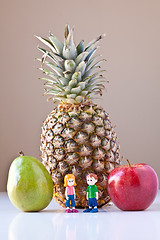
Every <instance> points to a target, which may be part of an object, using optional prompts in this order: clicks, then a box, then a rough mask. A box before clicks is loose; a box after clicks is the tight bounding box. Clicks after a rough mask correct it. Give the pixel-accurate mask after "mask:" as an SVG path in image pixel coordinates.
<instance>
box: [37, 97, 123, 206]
mask: <svg viewBox="0 0 160 240" xmlns="http://www.w3.org/2000/svg"><path fill="white" fill-rule="evenodd" d="M40 150H41V152H42V155H41V157H42V163H43V164H44V166H45V167H46V168H47V170H48V172H49V173H50V175H51V177H52V180H53V183H54V194H53V197H54V198H55V199H56V201H57V202H58V203H59V204H60V205H61V206H62V207H65V202H66V199H65V188H64V176H65V175H66V174H68V173H72V174H74V175H75V178H76V183H77V186H76V188H75V191H76V199H75V202H76V207H78V208H85V207H87V206H88V201H87V200H86V188H87V183H86V176H87V175H88V173H91V172H93V173H95V174H97V176H98V182H97V184H96V185H97V187H98V190H99V199H98V201H97V204H98V207H102V206H103V205H105V204H107V203H108V202H109V201H110V197H109V195H108V192H107V187H106V183H107V178H108V175H109V173H110V172H111V171H112V170H113V169H114V168H115V167H117V166H119V165H120V163H121V160H120V146H119V143H118V141H117V136H116V133H115V131H114V128H113V127H112V124H111V122H110V119H109V114H108V113H107V112H106V111H105V110H104V109H103V108H102V107H100V106H98V105H96V104H94V103H92V102H90V101H87V102H86V103H83V104H68V103H61V104H59V105H58V107H56V108H54V109H53V111H52V112H51V113H50V114H49V115H48V117H47V119H46V120H45V121H44V123H43V126H42V134H41V147H40Z"/></svg>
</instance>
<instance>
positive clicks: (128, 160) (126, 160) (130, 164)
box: [126, 159, 131, 167]
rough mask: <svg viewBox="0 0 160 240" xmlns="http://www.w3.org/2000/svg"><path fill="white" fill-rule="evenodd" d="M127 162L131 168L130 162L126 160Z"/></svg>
mask: <svg viewBox="0 0 160 240" xmlns="http://www.w3.org/2000/svg"><path fill="white" fill-rule="evenodd" d="M126 161H127V162H128V165H129V167H131V164H130V161H129V160H128V159H126Z"/></svg>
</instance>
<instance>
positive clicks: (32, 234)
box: [0, 192, 160, 240]
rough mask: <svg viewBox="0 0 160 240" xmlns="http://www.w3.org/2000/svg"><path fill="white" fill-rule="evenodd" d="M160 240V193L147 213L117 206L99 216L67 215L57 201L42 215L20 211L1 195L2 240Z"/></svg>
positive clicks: (105, 208)
mask: <svg viewBox="0 0 160 240" xmlns="http://www.w3.org/2000/svg"><path fill="white" fill-rule="evenodd" d="M6 239H9V240H32V239H33V240H48V239H52V240H54V239H55V240H75V239H76V240H84V239H87V240H95V239H97V240H103V239H105V240H160V192H159V193H158V195H157V198H156V200H155V201H154V203H153V204H152V205H151V206H150V207H149V208H148V209H147V210H145V211H135V212H123V211H120V210H119V209H118V208H116V207H115V206H114V205H112V206H109V207H104V208H102V209H99V212H98V213H83V212H82V210H79V213H70V214H69V213H65V210H64V209H63V208H62V207H61V206H59V205H58V204H57V203H56V201H55V200H52V202H51V203H50V205H49V206H48V207H47V208H46V209H44V210H43V211H41V212H35V213H24V212H21V211H19V210H18V209H16V208H15V207H14V206H13V205H12V204H11V202H10V201H9V199H8V196H7V193H0V240H6Z"/></svg>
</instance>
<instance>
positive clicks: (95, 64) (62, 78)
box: [36, 25, 106, 104]
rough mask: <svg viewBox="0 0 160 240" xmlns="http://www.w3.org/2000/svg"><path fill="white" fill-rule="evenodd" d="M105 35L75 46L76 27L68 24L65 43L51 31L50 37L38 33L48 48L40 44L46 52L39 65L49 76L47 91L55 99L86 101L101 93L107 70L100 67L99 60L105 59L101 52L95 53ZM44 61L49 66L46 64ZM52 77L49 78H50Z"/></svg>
mask: <svg viewBox="0 0 160 240" xmlns="http://www.w3.org/2000/svg"><path fill="white" fill-rule="evenodd" d="M104 36H105V35H104V34H103V35H100V36H99V37H98V38H96V39H94V40H92V41H91V42H90V43H89V44H88V45H87V46H86V47H85V46H84V41H83V40H82V41H80V43H79V44H78V45H77V46H76V45H75V43H74V39H73V29H70V27H69V25H66V27H65V31H64V43H62V42H61V41H60V40H59V39H58V38H57V37H55V36H54V35H53V34H52V33H50V34H49V37H48V38H49V40H48V39H45V38H42V37H38V36H36V37H37V38H38V39H39V40H40V41H41V42H42V43H43V44H45V45H46V46H47V47H48V48H49V50H46V49H44V48H41V47H38V49H39V50H40V51H41V52H42V53H43V55H42V58H41V59H40V58H37V60H38V61H40V62H41V67H40V68H39V69H40V70H41V71H42V72H43V73H44V74H45V75H48V76H47V78H40V79H42V80H45V83H44V95H45V94H49V95H51V96H52V97H49V99H51V98H53V100H54V101H55V100H58V101H60V102H67V103H71V104H72V103H74V104H78V103H84V102H86V101H87V100H89V99H90V98H93V97H92V96H94V95H96V94H99V95H100V96H102V90H104V89H105V86H104V85H103V82H104V77H103V75H102V73H103V72H104V71H105V70H101V69H100V63H101V62H103V61H106V60H105V59H100V60H97V58H98V57H100V56H101V55H96V56H93V55H94V53H95V52H96V50H97V49H98V47H99V46H97V44H98V43H99V41H100V40H101V39H102V38H103V37H104ZM44 65H45V66H46V67H47V69H46V68H44ZM48 77H49V78H48Z"/></svg>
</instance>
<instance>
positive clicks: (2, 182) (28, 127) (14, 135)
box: [0, 0, 160, 191]
mask: <svg viewBox="0 0 160 240" xmlns="http://www.w3.org/2000/svg"><path fill="white" fill-rule="evenodd" d="M66 23H68V24H70V25H71V27H73V26H74V28H75V41H76V43H78V42H79V41H80V40H82V39H84V40H85V43H88V42H89V41H90V40H92V39H93V38H95V37H96V36H98V35H99V34H101V33H104V32H105V33H106V38H105V39H104V40H103V42H102V43H101V48H100V49H99V53H102V54H103V57H104V58H107V60H108V61H107V62H106V63H105V64H103V67H104V68H105V69H107V72H106V77H107V79H108V80H109V81H110V83H109V84H107V92H105V93H104V95H103V97H102V99H101V100H97V101H95V102H97V103H98V104H100V105H101V106H103V107H104V108H105V109H106V110H107V111H108V112H109V113H110V118H111V120H112V123H113V125H116V126H117V127H116V132H117V134H118V139H119V142H120V145H121V155H123V156H124V159H125V158H129V159H130V161H131V163H138V162H145V163H148V164H150V165H151V166H152V167H153V168H154V169H155V170H156V172H157V174H158V175H159V176H160V168H159V166H160V159H159V143H160V142H159V136H160V127H159V122H160V111H159V102H160V94H159V91H160V61H159V56H160V1H159V0H134V1H130V0H121V1H119V0H104V1H103V0H99V1H84V0H81V1H75V0H74V1H69V0H68V1H54V0H52V1H49V0H45V1H41V0H34V1H31V0H28V1H23V0H15V1H8V0H5V1H1V8H0V33H1V34H0V35H1V37H0V40H1V44H0V53H1V57H0V76H1V77H0V91H1V94H0V103H1V105H0V107H1V109H0V120H1V124H0V191H6V181H7V174H8V169H9V166H10V164H11V162H12V161H13V159H14V158H15V157H17V155H18V154H17V153H18V152H19V151H20V150H23V151H24V153H25V154H26V155H33V156H35V157H37V158H39V159H40V151H39V145H40V133H41V125H42V121H43V120H45V118H46V117H47V114H49V112H50V111H51V110H52V108H53V104H52V102H49V103H48V102H47V101H46V97H42V94H43V83H42V81H41V80H38V77H40V76H42V75H41V73H40V71H39V70H37V67H38V63H36V62H35V61H34V58H35V57H39V56H41V54H40V53H39V52H38V50H37V49H36V46H37V45H38V44H40V42H38V40H37V39H36V38H34V34H36V35H40V36H44V37H46V36H47V34H48V33H49V31H51V32H52V33H53V34H54V35H56V36H57V37H59V38H60V39H61V40H63V31H64V27H65V24H66ZM41 46H42V45H41ZM124 162H125V161H123V163H124Z"/></svg>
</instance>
